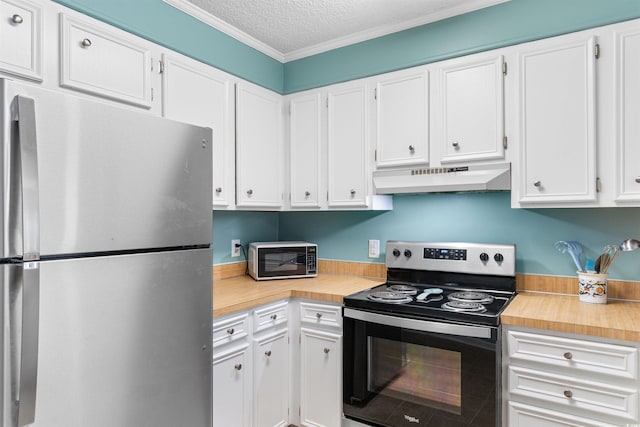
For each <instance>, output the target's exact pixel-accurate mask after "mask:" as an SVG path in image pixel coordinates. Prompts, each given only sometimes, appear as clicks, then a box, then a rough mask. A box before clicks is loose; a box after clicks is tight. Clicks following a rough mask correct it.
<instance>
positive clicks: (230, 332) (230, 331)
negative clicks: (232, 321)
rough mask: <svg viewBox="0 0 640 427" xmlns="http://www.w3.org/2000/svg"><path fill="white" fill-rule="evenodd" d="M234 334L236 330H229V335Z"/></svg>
mask: <svg viewBox="0 0 640 427" xmlns="http://www.w3.org/2000/svg"><path fill="white" fill-rule="evenodd" d="M234 332H235V330H234V329H233V328H231V329H227V333H228V334H229V335H233V333H234Z"/></svg>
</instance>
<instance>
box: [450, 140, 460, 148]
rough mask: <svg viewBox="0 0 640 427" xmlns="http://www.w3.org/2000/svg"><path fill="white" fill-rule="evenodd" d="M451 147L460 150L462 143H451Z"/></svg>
mask: <svg viewBox="0 0 640 427" xmlns="http://www.w3.org/2000/svg"><path fill="white" fill-rule="evenodd" d="M451 146H452V147H453V148H455V149H458V148H460V143H459V142H458V141H453V142H452V143H451Z"/></svg>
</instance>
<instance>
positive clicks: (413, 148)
mask: <svg viewBox="0 0 640 427" xmlns="http://www.w3.org/2000/svg"><path fill="white" fill-rule="evenodd" d="M409 151H411V152H412V153H413V152H414V151H416V147H414V146H413V145H410V146H409Z"/></svg>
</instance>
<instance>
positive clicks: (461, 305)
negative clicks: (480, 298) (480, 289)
mask: <svg viewBox="0 0 640 427" xmlns="http://www.w3.org/2000/svg"><path fill="white" fill-rule="evenodd" d="M449 297H451V295H449ZM442 308H444V309H445V310H452V311H458V312H460V311H462V312H474V313H483V312H485V311H487V307H485V306H484V305H482V304H481V303H479V302H469V301H457V300H451V301H449V302H445V303H444V304H442Z"/></svg>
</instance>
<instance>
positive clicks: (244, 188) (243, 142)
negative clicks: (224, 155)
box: [236, 82, 284, 208]
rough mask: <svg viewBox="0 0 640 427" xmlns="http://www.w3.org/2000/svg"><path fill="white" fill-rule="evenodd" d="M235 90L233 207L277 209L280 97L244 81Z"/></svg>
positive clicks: (280, 157) (281, 160)
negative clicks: (234, 204) (234, 200)
mask: <svg viewBox="0 0 640 427" xmlns="http://www.w3.org/2000/svg"><path fill="white" fill-rule="evenodd" d="M236 91H237V95H236V156H237V171H236V179H237V182H236V204H237V205H238V206H247V207H267V208H280V207H281V206H282V181H283V170H282V165H283V163H284V158H283V153H282V101H281V98H282V97H281V96H280V95H278V94H276V93H274V92H271V91H268V90H266V89H263V88H261V87H259V86H256V85H253V84H250V83H246V82H242V83H238V85H237V86H236Z"/></svg>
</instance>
